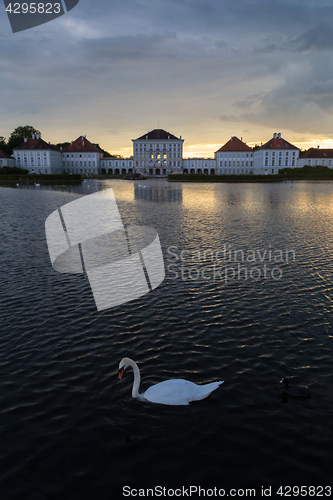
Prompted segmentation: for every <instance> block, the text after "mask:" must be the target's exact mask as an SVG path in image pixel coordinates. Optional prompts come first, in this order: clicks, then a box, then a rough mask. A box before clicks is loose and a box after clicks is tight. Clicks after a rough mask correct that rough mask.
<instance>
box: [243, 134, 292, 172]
mask: <svg viewBox="0 0 333 500" xmlns="http://www.w3.org/2000/svg"><path fill="white" fill-rule="evenodd" d="M299 151H300V150H299V148H297V147H296V146H293V145H292V144H290V142H288V141H286V140H285V139H283V138H282V137H281V134H280V133H278V134H277V133H275V134H274V135H273V138H272V139H271V140H270V141H268V142H266V144H264V145H263V146H260V147H259V148H258V149H256V150H255V151H254V154H253V156H254V157H253V163H254V165H253V166H254V168H253V173H254V174H265V175H270V174H278V173H279V170H280V169H282V168H295V167H297V166H298V164H297V160H298V156H299Z"/></svg>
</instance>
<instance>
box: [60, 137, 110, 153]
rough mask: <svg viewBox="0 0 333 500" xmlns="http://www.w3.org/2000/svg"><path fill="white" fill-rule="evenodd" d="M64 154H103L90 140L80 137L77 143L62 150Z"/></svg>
mask: <svg viewBox="0 0 333 500" xmlns="http://www.w3.org/2000/svg"><path fill="white" fill-rule="evenodd" d="M62 152H63V153H73V152H76V153H77V152H84V153H86V152H88V153H102V151H101V150H100V149H98V148H97V147H96V146H94V145H93V144H92V143H91V142H90V141H88V139H87V138H86V137H85V136H83V135H80V137H78V138H77V139H76V140H75V141H72V142H71V144H69V145H68V146H66V147H64V148H63V150H62Z"/></svg>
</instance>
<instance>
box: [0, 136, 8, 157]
mask: <svg viewBox="0 0 333 500" xmlns="http://www.w3.org/2000/svg"><path fill="white" fill-rule="evenodd" d="M0 151H3V152H4V153H7V154H8V148H7V143H6V139H5V137H2V135H0Z"/></svg>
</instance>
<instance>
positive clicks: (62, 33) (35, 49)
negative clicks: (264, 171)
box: [0, 0, 333, 156]
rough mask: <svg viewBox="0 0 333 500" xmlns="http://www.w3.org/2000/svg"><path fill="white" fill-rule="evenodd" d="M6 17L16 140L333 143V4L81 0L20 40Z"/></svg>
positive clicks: (6, 99) (4, 75) (209, 150)
mask: <svg viewBox="0 0 333 500" xmlns="http://www.w3.org/2000/svg"><path fill="white" fill-rule="evenodd" d="M0 9H2V14H1V10H0V44H1V47H0V48H1V50H0V61H1V71H0V88H1V92H0V111H1V126H0V135H3V136H5V137H7V138H8V136H9V134H10V132H11V131H12V130H13V129H14V128H15V127H17V126H18V125H26V124H28V125H33V126H35V127H36V128H38V129H39V130H41V132H42V135H43V138H44V139H45V140H47V141H51V142H53V143H57V142H63V141H71V140H74V139H76V138H77V137H78V136H79V135H86V136H87V138H88V139H90V140H91V141H92V142H98V143H99V144H100V145H101V146H102V147H103V148H104V149H107V150H108V151H110V152H112V153H117V154H123V155H125V156H127V155H130V154H131V152H132V142H131V139H135V138H137V137H139V136H141V135H143V134H144V133H145V132H147V131H149V130H152V129H154V128H158V127H159V128H163V129H165V130H167V131H169V132H171V133H172V134H174V135H177V136H180V135H181V136H182V138H183V139H185V143H184V148H185V156H195V155H199V156H212V155H213V153H214V151H216V149H217V148H218V147H220V146H221V145H222V144H224V143H225V142H226V141H227V140H229V138H230V136H232V135H236V136H238V137H239V138H241V137H242V138H243V140H244V141H245V142H247V143H248V144H250V145H254V144H256V143H261V142H266V141H267V140H269V139H270V138H271V136H272V134H273V133H274V132H281V133H282V136H283V137H284V138H285V139H287V140H289V141H290V142H292V143H295V144H296V145H298V146H299V147H301V148H306V147H310V146H313V145H314V146H317V145H320V146H321V147H333V28H332V26H333V3H332V0H275V1H274V0H80V2H79V4H78V5H77V6H76V7H75V8H74V9H73V10H72V11H70V12H69V13H67V14H66V15H64V16H62V17H60V18H58V19H56V20H54V21H51V22H49V23H47V24H44V25H42V26H39V27H36V28H33V29H29V30H26V31H23V32H20V33H15V34H13V33H12V31H11V28H10V24H9V21H8V18H7V15H6V12H5V7H4V5H3V2H1V4H0Z"/></svg>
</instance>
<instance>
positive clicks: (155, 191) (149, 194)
mask: <svg viewBox="0 0 333 500" xmlns="http://www.w3.org/2000/svg"><path fill="white" fill-rule="evenodd" d="M134 196H135V199H136V200H150V201H154V202H160V203H164V202H172V201H182V191H181V189H179V187H178V189H176V188H173V187H169V186H165V184H164V183H163V184H162V185H161V186H156V185H153V186H151V185H149V184H148V183H147V184H136V185H135V186H134Z"/></svg>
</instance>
